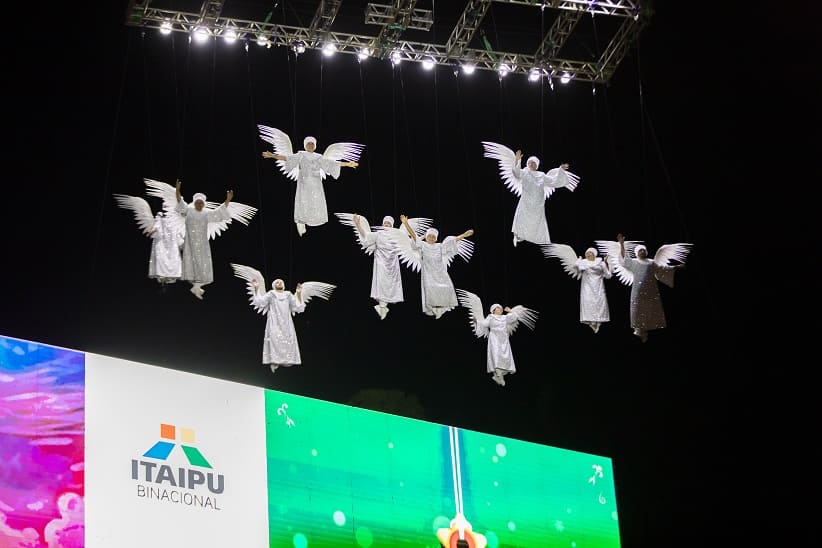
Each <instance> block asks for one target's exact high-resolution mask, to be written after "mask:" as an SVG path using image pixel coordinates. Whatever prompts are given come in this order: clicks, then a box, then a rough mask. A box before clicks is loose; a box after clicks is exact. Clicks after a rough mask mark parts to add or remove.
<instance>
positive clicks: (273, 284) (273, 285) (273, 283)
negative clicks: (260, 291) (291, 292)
mask: <svg viewBox="0 0 822 548" xmlns="http://www.w3.org/2000/svg"><path fill="white" fill-rule="evenodd" d="M277 282H280V283H281V284H283V289H285V282H284V281H283V280H282V278H277V279H276V280H274V281H273V282H271V289H275V286H276V285H277Z"/></svg>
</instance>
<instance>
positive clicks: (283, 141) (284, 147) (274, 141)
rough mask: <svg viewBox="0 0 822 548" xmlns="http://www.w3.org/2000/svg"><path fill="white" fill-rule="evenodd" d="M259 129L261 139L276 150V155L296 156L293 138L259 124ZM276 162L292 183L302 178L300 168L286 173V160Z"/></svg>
mask: <svg viewBox="0 0 822 548" xmlns="http://www.w3.org/2000/svg"><path fill="white" fill-rule="evenodd" d="M257 129H258V130H259V131H260V139H262V140H263V141H265V142H266V143H268V144H270V145H271V146H272V147H273V148H274V153H275V154H279V155H280V156H291V155H292V154H294V147H293V145H292V144H291V138H290V137H289V136H288V134H286V133H285V132H283V131H281V130H279V129H277V128H275V127H268V126H264V125H262V124H258V125H257ZM276 162H277V167H279V168H280V171H282V172H283V173H284V174H285V176H286V177H288V178H289V179H291V180H292V181H296V180H297V179H298V178H299V177H300V167H299V166H297V167H295V168H294V169H292V170H291V171H286V169H285V160H276Z"/></svg>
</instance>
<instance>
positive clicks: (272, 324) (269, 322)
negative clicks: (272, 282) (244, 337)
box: [254, 290, 305, 366]
mask: <svg viewBox="0 0 822 548" xmlns="http://www.w3.org/2000/svg"><path fill="white" fill-rule="evenodd" d="M254 306H258V307H261V308H264V309H265V311H266V316H267V319H266V323H265V337H264V338H263V365H271V364H275V365H280V366H289V365H299V364H300V363H301V361H300V346H299V345H298V344H297V332H296V331H295V330H294V321H293V320H292V319H291V316H293V315H294V314H299V313H301V312H303V311H304V310H305V303H301V302H298V301H297V297H295V296H294V294H293V293H291V292H290V291H274V290H271V291H269V292H267V293H266V294H265V295H256V296H255V297H254Z"/></svg>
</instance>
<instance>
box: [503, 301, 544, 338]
mask: <svg viewBox="0 0 822 548" xmlns="http://www.w3.org/2000/svg"><path fill="white" fill-rule="evenodd" d="M511 310H512V311H513V312H516V315H517V316H516V317H517V319H516V321H514V322H511V323H509V324H508V334H509V335H511V334H512V333H513V332H514V331H516V330H517V327H519V324H523V325H525V327H527V328H528V329H530V330H531V331H533V330H534V329H535V328H536V323H537V318H538V317H539V312H537V311H536V310H534V309H532V308H528V307H525V306H522V305H520V304H518V305H517V306H514V307H512V308H511ZM509 314H510V312H509Z"/></svg>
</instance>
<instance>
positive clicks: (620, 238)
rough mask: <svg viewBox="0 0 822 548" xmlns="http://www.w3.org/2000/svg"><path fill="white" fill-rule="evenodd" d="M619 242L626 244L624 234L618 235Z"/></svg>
mask: <svg viewBox="0 0 822 548" xmlns="http://www.w3.org/2000/svg"><path fill="white" fill-rule="evenodd" d="M617 241H618V242H619V243H622V242H624V241H625V236H623V235H622V234H617Z"/></svg>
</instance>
